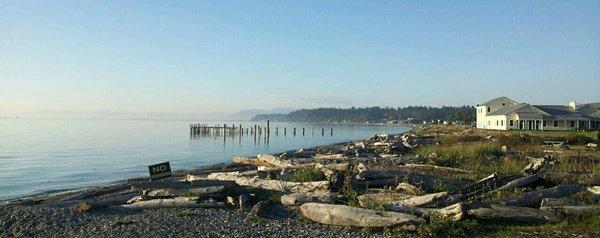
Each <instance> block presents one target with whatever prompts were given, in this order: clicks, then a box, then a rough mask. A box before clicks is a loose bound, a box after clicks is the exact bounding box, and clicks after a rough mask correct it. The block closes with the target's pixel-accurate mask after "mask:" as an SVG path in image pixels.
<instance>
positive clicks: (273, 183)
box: [208, 173, 329, 193]
mask: <svg viewBox="0 0 600 238" xmlns="http://www.w3.org/2000/svg"><path fill="white" fill-rule="evenodd" d="M208 178H209V179H215V180H224V181H235V183H237V184H238V185H240V186H250V187H257V188H262V189H266V190H275V191H285V192H292V193H307V192H313V191H319V190H327V189H328V188H329V181H316V182H287V181H280V180H266V179H257V178H246V177H239V176H236V175H232V174H228V173H212V174H209V175H208Z"/></svg>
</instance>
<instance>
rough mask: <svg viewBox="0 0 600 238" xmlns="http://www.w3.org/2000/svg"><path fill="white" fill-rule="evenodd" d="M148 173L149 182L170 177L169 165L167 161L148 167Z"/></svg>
mask: <svg viewBox="0 0 600 238" xmlns="http://www.w3.org/2000/svg"><path fill="white" fill-rule="evenodd" d="M148 170H149V171H150V180H159V179H163V178H167V177H171V165H170V164H169V161H167V162H164V163H160V164H154V165H150V166H148Z"/></svg>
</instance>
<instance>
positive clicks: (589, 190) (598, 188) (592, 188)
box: [587, 186, 600, 195]
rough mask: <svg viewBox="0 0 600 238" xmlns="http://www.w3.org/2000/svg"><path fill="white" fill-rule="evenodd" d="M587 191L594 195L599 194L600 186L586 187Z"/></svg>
mask: <svg viewBox="0 0 600 238" xmlns="http://www.w3.org/2000/svg"><path fill="white" fill-rule="evenodd" d="M587 190H588V192H590V193H593V194H596V195H600V186H592V187H589V188H587Z"/></svg>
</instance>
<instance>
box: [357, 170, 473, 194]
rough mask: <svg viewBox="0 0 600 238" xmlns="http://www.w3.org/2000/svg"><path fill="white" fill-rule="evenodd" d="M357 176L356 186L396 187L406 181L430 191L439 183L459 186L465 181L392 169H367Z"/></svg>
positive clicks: (446, 185) (447, 185)
mask: <svg viewBox="0 0 600 238" xmlns="http://www.w3.org/2000/svg"><path fill="white" fill-rule="evenodd" d="M358 177H359V179H357V180H355V181H354V183H355V185H356V186H357V187H358V188H364V187H369V188H381V187H388V186H391V187H396V186H398V184H399V183H401V182H407V183H410V184H413V185H416V186H419V187H421V188H423V189H425V190H428V191H431V190H433V189H434V188H435V187H436V186H439V185H442V186H445V187H460V186H464V184H465V182H464V181H461V180H450V179H444V178H438V177H434V176H428V175H421V174H410V173H404V172H393V171H374V170H368V171H363V172H360V173H359V175H358Z"/></svg>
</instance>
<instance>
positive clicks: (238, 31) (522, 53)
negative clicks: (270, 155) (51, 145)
mask: <svg viewBox="0 0 600 238" xmlns="http://www.w3.org/2000/svg"><path fill="white" fill-rule="evenodd" d="M498 96H508V97H511V98H513V99H515V100H516V101H519V102H527V103H534V104H566V103H568V102H569V101H577V102H598V101H600V1H584V0H582V1H304V0H303V1H267V0H265V1H222V0H219V1H141V0H138V1H108V0H107V1H85V0H81V1H79V0H78V1H28V0H16V1H13V0H2V1H0V116H15V115H22V116H23V115H34V114H35V115H43V114H53V115H54V114H56V113H66V114H69V113H71V114H77V115H82V114H89V115H100V114H102V115H109V116H110V115H114V116H117V115H129V116H131V115H136V116H140V115H142V117H148V118H152V117H175V118H179V117H181V118H183V117H189V116H193V117H214V116H215V115H222V114H228V113H235V112H236V111H240V110H246V109H265V110H267V109H274V108H315V107H351V106H356V107H363V106H392V107H400V106H408V105H429V106H441V105H475V104H477V103H482V102H485V101H487V100H488V99H491V98H494V97H498Z"/></svg>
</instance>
